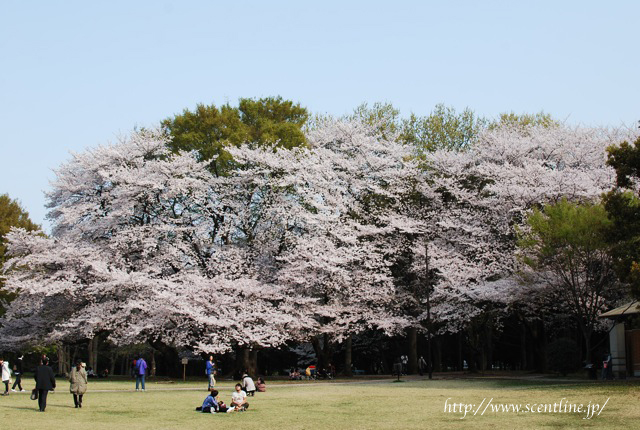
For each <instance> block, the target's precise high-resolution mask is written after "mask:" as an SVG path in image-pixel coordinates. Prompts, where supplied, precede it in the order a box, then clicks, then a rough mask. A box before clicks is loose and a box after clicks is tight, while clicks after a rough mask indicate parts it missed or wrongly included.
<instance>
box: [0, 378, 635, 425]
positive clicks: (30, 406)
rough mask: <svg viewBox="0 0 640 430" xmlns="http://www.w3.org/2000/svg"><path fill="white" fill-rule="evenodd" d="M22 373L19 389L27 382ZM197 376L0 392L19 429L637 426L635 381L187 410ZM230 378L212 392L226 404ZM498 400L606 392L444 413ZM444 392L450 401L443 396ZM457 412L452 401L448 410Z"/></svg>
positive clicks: (315, 386) (288, 394) (298, 389)
mask: <svg viewBox="0 0 640 430" xmlns="http://www.w3.org/2000/svg"><path fill="white" fill-rule="evenodd" d="M32 385H33V382H32V381H28V382H27V384H26V387H25V388H26V389H29V388H33V387H32ZM204 385H205V384H203V383H194V382H187V383H181V382H177V383H171V384H168V383H156V382H149V383H147V391H146V392H135V391H132V389H133V383H132V382H131V381H120V382H119V381H108V382H106V381H95V382H94V381H91V382H90V384H89V391H88V392H87V394H86V395H85V400H84V405H83V408H82V409H75V408H74V407H73V399H72V396H71V395H70V394H69V392H68V384H67V383H66V382H65V381H62V380H59V381H58V390H57V391H56V392H55V393H52V394H49V397H48V405H47V411H46V412H45V413H39V412H37V411H36V409H37V402H35V401H32V400H30V399H29V396H28V394H29V393H28V392H25V393H11V395H9V396H6V397H0V419H1V422H2V423H3V427H4V428H20V429H31V428H33V429H36V428H38V429H89V430H98V429H111V430H113V429H207V428H216V429H247V428H256V429H277V430H287V429H325V428H326V429H331V430H335V429H426V428H442V429H457V428H469V427H470V426H472V427H473V428H481V429H483V428H487V429H488V428H491V429H534V428H554V429H555V428H584V427H591V428H598V429H600V428H605V429H607V428H611V429H630V428H640V384H638V383H637V382H635V383H624V382H618V383H601V382H595V381H594V382H566V381H557V382H537V381H523V380H517V381H516V380H488V379H465V380H434V381H425V380H413V381H407V382H402V383H395V382H392V380H386V381H361V382H345V383H342V382H330V383H320V382H299V383H288V384H285V383H278V382H273V383H272V384H268V385H267V392H266V393H257V394H256V396H255V397H254V398H249V402H250V404H251V405H250V408H249V410H248V411H247V412H239V413H232V414H215V415H211V414H202V413H198V412H195V411H194V409H195V407H196V406H199V405H201V404H202V401H203V399H204V397H205V396H206V391H205V390H204ZM232 386H233V383H232V382H230V381H229V382H223V383H221V384H220V387H219V390H220V392H221V395H222V397H223V400H225V401H226V402H227V403H228V402H229V400H230V395H231V390H232ZM491 398H493V401H492V403H491V405H495V404H497V403H518V404H522V405H523V406H524V405H525V404H533V403H536V404H544V403H551V404H552V403H554V402H555V403H558V402H559V401H560V399H563V398H564V399H565V400H564V402H570V403H582V404H584V405H585V406H584V407H585V408H586V407H587V406H586V405H587V404H589V402H592V404H593V403H594V402H595V403H599V404H600V405H602V404H604V402H605V401H606V400H607V399H609V400H608V402H607V404H606V407H605V408H604V410H603V411H602V412H601V414H600V415H599V416H594V417H593V418H591V419H589V420H587V419H583V418H584V417H585V416H586V415H587V413H586V412H583V413H523V412H520V413H514V412H491V409H490V407H489V408H488V410H486V411H485V412H484V415H482V414H481V412H482V409H479V411H478V412H477V414H476V415H475V416H474V415H473V412H474V411H475V409H474V410H472V411H470V412H469V413H467V416H466V417H465V418H463V419H461V418H462V417H463V413H453V412H451V413H447V412H445V401H447V404H451V403H459V402H465V403H470V404H475V405H476V408H477V406H478V405H479V404H480V403H481V402H482V401H483V399H486V400H485V402H484V405H487V404H488V402H489V399H491ZM447 399H449V400H447ZM456 410H458V408H457V409H456Z"/></svg>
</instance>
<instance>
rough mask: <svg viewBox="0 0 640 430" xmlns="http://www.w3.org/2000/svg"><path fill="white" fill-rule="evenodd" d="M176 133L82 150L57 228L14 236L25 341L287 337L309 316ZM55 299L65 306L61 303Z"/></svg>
mask: <svg viewBox="0 0 640 430" xmlns="http://www.w3.org/2000/svg"><path fill="white" fill-rule="evenodd" d="M166 143H167V141H166V137H164V135H163V134H162V133H161V132H160V131H158V130H148V131H141V132H137V133H133V134H132V135H131V136H129V137H128V138H125V139H122V140H121V141H120V142H118V143H117V144H114V145H107V146H102V147H98V148H95V149H92V150H88V151H86V152H84V153H81V154H74V156H73V158H72V160H71V161H70V162H68V163H66V164H64V165H63V166H62V167H61V168H60V169H59V170H58V171H57V172H56V173H57V178H56V180H55V181H54V182H53V183H52V188H53V190H52V191H51V192H50V193H48V199H49V207H50V209H51V211H50V213H49V217H50V218H51V220H52V222H53V236H54V237H53V238H51V239H48V238H41V237H37V236H35V235H32V234H27V233H25V232H23V231H15V232H13V233H12V234H10V235H9V241H10V245H9V252H10V253H11V254H12V255H13V256H14V258H13V259H12V260H11V261H10V262H9V266H8V269H9V272H8V281H7V285H8V288H9V289H11V290H12V291H19V292H20V298H19V300H20V304H19V305H18V304H16V306H14V307H13V309H12V310H11V311H10V312H9V313H8V314H7V317H6V323H7V324H5V328H6V327H9V326H10V325H11V324H13V323H15V324H23V323H24V326H25V327H27V331H28V333H24V334H21V336H22V337H19V338H16V341H20V340H23V339H24V336H31V337H32V338H33V339H34V340H46V341H55V340H64V339H73V338H75V339H77V338H79V337H87V338H90V337H92V336H95V335H96V334H99V333H106V334H108V336H109V338H110V339H111V340H113V341H114V342H116V343H132V342H139V341H141V340H152V341H159V342H164V343H167V344H171V345H175V346H189V347H193V348H196V349H198V350H203V351H205V350H206V351H224V350H228V349H229V348H230V347H232V346H233V345H237V344H259V345H262V346H273V345H278V344H281V343H282V342H284V341H285V340H286V339H288V338H289V334H288V333H289V331H291V327H298V325H299V324H302V323H303V322H304V321H305V319H304V316H303V315H294V314H292V313H291V312H287V311H286V309H287V306H289V305H287V304H285V302H287V297H286V296H285V295H284V294H282V292H281V291H280V289H279V288H278V286H277V285H271V284H269V283H267V282H264V281H263V280H262V279H261V277H260V276H259V273H260V266H259V265H257V264H254V263H255V262H256V261H258V262H259V261H261V258H260V256H255V255H254V256H252V258H247V256H248V255H249V254H251V253H250V251H248V250H247V248H246V247H243V246H242V243H241V241H238V240H233V239H230V238H231V237H232V236H238V231H237V230H238V229H237V223H236V218H234V216H233V215H234V214H233V213H232V211H231V210H230V209H229V208H230V207H232V206H233V205H232V202H229V201H223V199H222V198H221V197H224V196H221V195H218V194H216V183H215V179H214V178H213V177H212V176H211V174H210V173H209V172H208V170H207V169H206V166H205V165H204V163H201V162H199V161H198V160H197V159H196V158H195V156H194V154H191V153H189V154H170V153H169V152H168V151H167V149H166ZM228 213H231V215H229V216H227V214H228ZM53 302H55V303H60V304H62V303H64V306H61V309H64V312H59V313H51V312H50V311H51V309H50V307H49V304H50V303H53ZM291 310H293V308H291ZM23 316H28V317H29V318H22V317H23ZM20 320H22V322H20ZM34 322H35V323H39V324H40V325H39V327H41V328H42V330H35V327H36V326H35V325H34V324H35V323H34ZM29 327H30V328H29ZM9 335H10V334H9Z"/></svg>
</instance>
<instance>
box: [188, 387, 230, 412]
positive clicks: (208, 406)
mask: <svg viewBox="0 0 640 430" xmlns="http://www.w3.org/2000/svg"><path fill="white" fill-rule="evenodd" d="M196 411H201V412H203V413H211V414H215V413H216V412H227V407H226V406H225V404H224V403H223V402H221V401H220V398H219V397H218V390H214V389H213V388H212V389H211V391H210V392H209V395H208V396H207V397H206V398H205V399H204V402H203V403H202V406H198V407H197V408H196Z"/></svg>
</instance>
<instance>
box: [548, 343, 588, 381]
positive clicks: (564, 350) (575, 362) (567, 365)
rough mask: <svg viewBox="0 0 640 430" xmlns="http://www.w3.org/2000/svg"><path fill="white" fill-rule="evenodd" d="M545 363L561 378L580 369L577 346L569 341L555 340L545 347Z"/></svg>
mask: <svg viewBox="0 0 640 430" xmlns="http://www.w3.org/2000/svg"><path fill="white" fill-rule="evenodd" d="M547 363H548V365H549V368H550V369H551V370H554V371H556V372H560V374H561V375H562V376H566V375H567V374H568V373H571V372H575V371H576V370H578V369H579V368H580V354H579V352H578V345H577V344H576V343H575V342H574V341H573V340H571V339H565V338H563V339H556V340H554V341H553V342H551V343H550V344H549V345H548V346H547Z"/></svg>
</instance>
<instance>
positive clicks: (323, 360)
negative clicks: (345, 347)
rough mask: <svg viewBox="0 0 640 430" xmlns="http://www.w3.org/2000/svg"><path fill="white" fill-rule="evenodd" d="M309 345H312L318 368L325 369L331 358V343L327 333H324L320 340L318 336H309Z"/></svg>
mask: <svg viewBox="0 0 640 430" xmlns="http://www.w3.org/2000/svg"><path fill="white" fill-rule="evenodd" d="M311 345H313V350H314V351H315V353H316V358H317V359H318V363H317V367H318V368H319V369H326V368H327V367H328V365H329V363H331V360H332V358H333V345H332V343H331V340H330V338H329V335H328V334H326V333H325V334H324V335H323V336H322V340H321V339H320V337H319V336H314V337H313V338H311Z"/></svg>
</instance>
